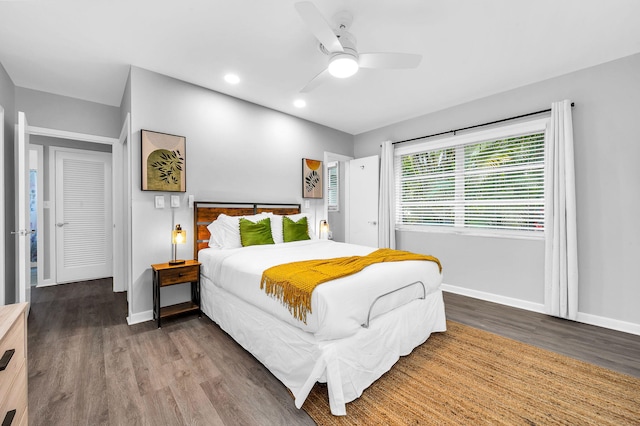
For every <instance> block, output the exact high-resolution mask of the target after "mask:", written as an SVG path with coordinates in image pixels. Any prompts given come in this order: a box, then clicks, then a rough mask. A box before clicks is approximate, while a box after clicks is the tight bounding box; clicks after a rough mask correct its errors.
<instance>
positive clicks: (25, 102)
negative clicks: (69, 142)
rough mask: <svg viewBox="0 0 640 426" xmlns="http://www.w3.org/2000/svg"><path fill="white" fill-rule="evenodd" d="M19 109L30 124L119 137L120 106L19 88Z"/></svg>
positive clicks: (17, 108) (120, 126)
mask: <svg viewBox="0 0 640 426" xmlns="http://www.w3.org/2000/svg"><path fill="white" fill-rule="evenodd" d="M16 111H23V112H25V113H26V115H27V121H28V122H29V125H30V126H36V127H45V128H48V129H56V130H65V131H68V132H76V133H85V134H89V135H95V136H107V137H112V138H117V137H118V136H120V130H121V129H122V122H121V120H120V108H118V107H113V106H109V105H103V104H98V103H95V102H88V101H83V100H80V99H75V98H70V97H67V96H60V95H54V94H51V93H46V92H40V91H38V90H32V89H25V88H22V87H16Z"/></svg>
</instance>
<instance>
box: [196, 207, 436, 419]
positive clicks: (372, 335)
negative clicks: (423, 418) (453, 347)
mask: <svg viewBox="0 0 640 426" xmlns="http://www.w3.org/2000/svg"><path fill="white" fill-rule="evenodd" d="M194 210H195V212H194V229H195V230H196V238H194V244H195V247H194V248H195V253H197V259H198V260H199V261H200V262H201V264H202V265H201V308H202V311H203V312H204V313H205V315H207V316H208V317H209V318H211V319H212V320H213V321H214V322H216V323H217V324H218V325H219V326H220V327H221V328H222V329H223V330H224V331H225V332H227V333H228V334H229V335H230V336H231V337H232V338H233V339H234V340H236V342H238V343H239V344H240V345H241V346H243V347H244V348H245V349H246V350H247V351H249V352H250V353H251V354H252V355H253V356H254V357H255V358H256V359H258V360H259V361H260V362H261V363H262V364H264V365H265V366H266V367H267V368H268V369H269V370H270V371H271V372H272V373H273V374H274V375H275V376H276V377H277V378H278V379H279V380H280V381H281V382H282V383H283V384H284V385H285V386H287V388H288V389H289V390H290V391H291V393H292V394H293V396H294V398H295V405H296V407H298V408H300V407H302V404H303V403H304V401H305V399H306V397H307V396H308V394H309V392H310V391H311V389H312V387H313V386H314V385H315V383H316V382H321V383H326V384H327V389H328V393H329V403H330V408H331V413H332V414H334V415H345V414H346V406H345V404H346V403H348V402H350V401H353V400H354V399H356V398H358V397H359V396H360V395H361V394H362V392H363V391H364V389H366V388H367V387H368V386H370V385H371V384H372V383H373V382H374V381H375V380H377V379H378V378H379V377H380V376H382V375H383V374H384V373H385V372H386V371H388V370H389V369H390V368H391V367H392V366H393V364H395V363H396V361H397V360H398V359H399V357H400V356H403V355H407V354H409V353H410V352H411V351H412V350H413V349H414V348H415V347H416V346H418V345H420V344H422V343H424V342H425V341H426V340H427V339H428V337H429V336H430V334H431V333H432V332H440V331H445V330H446V321H445V313H444V303H443V299H442V291H441V289H440V284H441V282H442V273H441V271H440V268H439V265H438V264H436V263H435V262H425V261H403V262H385V263H380V264H374V265H371V266H368V267H366V268H364V269H363V270H362V271H361V272H358V273H356V274H353V275H349V276H345V277H342V278H339V279H335V280H333V281H329V282H326V283H324V284H322V285H320V286H318V287H316V288H315V290H313V293H312V296H311V310H310V311H309V312H308V313H307V314H306V317H304V319H301V318H296V317H295V316H294V315H292V314H291V310H290V309H288V308H287V307H286V306H285V305H284V304H283V303H282V301H280V300H277V299H276V298H274V297H273V296H272V295H271V296H270V295H268V294H267V293H266V292H265V291H264V290H261V289H260V284H261V279H262V273H263V271H264V270H265V269H268V268H270V267H272V266H275V265H280V264H288V263H289V262H296V261H301V260H307V259H329V258H335V257H342V256H354V255H355V256H365V255H368V254H369V253H371V252H373V251H375V250H376V249H375V248H371V247H364V246H357V245H353V244H345V243H337V242H333V241H329V240H320V239H317V238H314V234H315V232H314V230H313V226H311V221H309V228H310V231H309V234H310V239H308V240H301V241H294V242H286V243H284V242H281V241H278V238H277V237H276V235H277V234H278V233H280V235H281V234H282V231H281V229H279V228H278V225H277V224H278V223H282V221H283V219H282V217H283V216H287V217H288V218H292V219H296V220H297V219H298V218H301V217H305V214H304V213H300V205H299V204H255V203H219V202H203V201H198V202H195V203H194ZM238 216H241V217H243V218H246V219H249V220H254V221H258V220H263V219H265V218H268V220H269V223H271V224H272V227H273V228H274V229H273V233H274V237H273V240H274V244H266V245H252V246H248V247H242V245H241V244H240V245H239V244H238V241H237V238H238V237H237V236H234V235H232V234H229V232H231V231H229V230H230V229H231V230H232V229H233V227H234V226H235V224H236V223H237V220H238V219H237V217H238ZM309 219H311V218H309ZM234 221H235V222H234ZM245 223H246V222H245ZM225 226H226V231H227V233H226V234H225V231H223V228H225ZM212 232H213V235H212ZM221 235H222V237H221ZM229 235H231V236H229ZM234 238H235V240H234Z"/></svg>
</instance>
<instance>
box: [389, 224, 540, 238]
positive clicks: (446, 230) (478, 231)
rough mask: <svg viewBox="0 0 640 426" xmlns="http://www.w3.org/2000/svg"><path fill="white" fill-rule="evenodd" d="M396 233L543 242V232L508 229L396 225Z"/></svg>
mask: <svg viewBox="0 0 640 426" xmlns="http://www.w3.org/2000/svg"><path fill="white" fill-rule="evenodd" d="M396 231H398V232H425V233H434V234H455V235H467V236H473V237H491V238H508V239H512V240H538V241H544V232H535V231H516V230H513V231H510V230H508V229H482V228H462V227H456V228H454V227H450V226H430V225H405V224H398V225H396Z"/></svg>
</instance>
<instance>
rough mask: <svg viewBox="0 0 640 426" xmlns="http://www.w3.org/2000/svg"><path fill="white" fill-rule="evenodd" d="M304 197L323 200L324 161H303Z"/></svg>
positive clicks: (306, 159) (305, 159) (304, 159)
mask: <svg viewBox="0 0 640 426" xmlns="http://www.w3.org/2000/svg"><path fill="white" fill-rule="evenodd" d="M302 197H303V198H322V161H319V160H310V159H308V158H303V159H302Z"/></svg>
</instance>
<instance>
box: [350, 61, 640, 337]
mask: <svg viewBox="0 0 640 426" xmlns="http://www.w3.org/2000/svg"><path fill="white" fill-rule="evenodd" d="M563 99H570V100H572V101H574V102H575V103H576V106H575V108H573V126H574V138H575V168H576V186H577V188H576V191H577V194H576V197H577V203H578V205H577V208H578V217H577V221H578V256H579V274H580V283H579V289H580V296H579V312H580V313H581V315H582V318H585V317H587V318H588V317H590V316H595V317H599V318H604V319H611V320H614V321H618V322H623V323H630V324H631V325H632V326H634V327H635V328H636V329H638V328H637V327H638V325H640V308H639V306H638V301H639V300H640V279H639V278H638V274H637V271H636V268H635V267H634V265H635V264H637V259H638V258H639V257H640V227H639V226H638V225H637V218H638V211H640V167H638V158H640V140H639V136H638V135H640V119H639V118H640V55H633V56H630V57H627V58H623V59H620V60H616V61H613V62H609V63H606V64H602V65H599V66H596V67H592V68H588V69H585V70H581V71H577V72H574V73H571V74H568V75H564V76H560V77H557V78H553V79H550V80H547V81H543V82H540V83H536V84H532V85H529V86H525V87H521V88H518V89H514V90H511V91H508V92H504V93H501V94H498V95H495V96H490V97H487V98H484V99H479V100H477V101H474V102H469V103H467V104H464V105H460V106H457V107H453V108H450V109H446V110H443V111H439V112H435V113H432V114H427V115H423V116H421V117H417V118H415V119H412V120H407V121H404V122H401V123H398V124H395V125H391V126H387V127H383V128H380V129H377V130H374V131H371V132H367V133H363V134H360V135H357V136H356V137H355V143H354V151H355V155H356V157H366V156H368V155H373V154H377V153H378V152H379V145H380V142H381V141H384V140H387V139H391V140H403V139H408V138H412V137H418V136H422V135H426V134H431V133H436V132H440V131H445V130H450V129H453V128H458V127H464V126H469V125H473V124H477V123H483V122H488V121H492V120H496V119H501V118H506V117H511V116H515V115H519V114H524V113H528V112H531V111H537V110H541V109H546V108H549V107H550V104H551V102H553V101H559V100H563ZM397 237H398V241H399V248H401V249H407V250H414V251H419V252H424V253H427V252H430V253H433V254H434V255H437V256H439V257H440V258H441V259H442V261H443V264H444V271H445V272H444V274H445V278H444V281H445V282H446V283H447V284H450V285H454V286H459V287H462V288H464V289H466V290H469V291H472V292H473V291H478V292H484V293H486V294H491V295H496V296H499V297H511V298H514V299H519V300H521V301H524V302H531V303H542V302H543V275H544V274H543V268H544V247H543V244H542V242H540V241H527V240H505V239H502V238H480V237H470V236H460V235H451V234H429V233H419V232H398V233H397Z"/></svg>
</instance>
